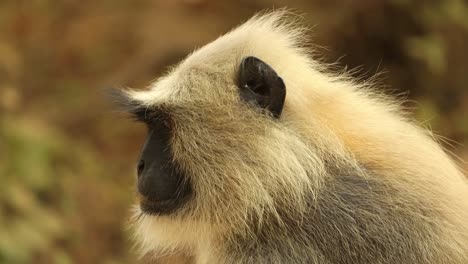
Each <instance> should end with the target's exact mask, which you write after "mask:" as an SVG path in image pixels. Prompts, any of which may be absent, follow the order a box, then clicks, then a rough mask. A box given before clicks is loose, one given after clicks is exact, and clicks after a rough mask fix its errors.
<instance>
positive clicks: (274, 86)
mask: <svg viewBox="0 0 468 264" xmlns="http://www.w3.org/2000/svg"><path fill="white" fill-rule="evenodd" d="M238 86H239V89H240V96H241V98H242V99H243V100H244V101H246V102H248V103H252V104H255V105H257V106H259V107H261V108H263V109H267V110H268V111H270V112H271V114H272V115H273V117H275V118H279V117H280V115H281V112H282V111H283V106H284V99H285V98H286V87H285V85H284V82H283V80H282V79H281V77H279V76H278V74H277V73H276V72H275V70H273V68H271V67H270V66H269V65H268V64H266V63H265V62H263V61H261V60H260V59H258V58H255V57H247V58H244V59H243V60H242V62H241V64H240V68H239V76H238Z"/></svg>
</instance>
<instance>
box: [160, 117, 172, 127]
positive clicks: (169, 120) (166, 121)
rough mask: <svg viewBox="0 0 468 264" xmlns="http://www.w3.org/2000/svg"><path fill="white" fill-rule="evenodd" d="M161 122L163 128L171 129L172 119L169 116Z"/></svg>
mask: <svg viewBox="0 0 468 264" xmlns="http://www.w3.org/2000/svg"><path fill="white" fill-rule="evenodd" d="M162 124H163V125H164V127H165V128H167V129H171V128H172V120H171V119H170V118H164V120H163V121H162Z"/></svg>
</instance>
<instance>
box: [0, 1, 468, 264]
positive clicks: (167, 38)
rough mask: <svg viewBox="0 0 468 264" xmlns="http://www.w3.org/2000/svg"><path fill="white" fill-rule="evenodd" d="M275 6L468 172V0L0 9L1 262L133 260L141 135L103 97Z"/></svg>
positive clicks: (35, 4)
mask: <svg viewBox="0 0 468 264" xmlns="http://www.w3.org/2000/svg"><path fill="white" fill-rule="evenodd" d="M283 6H288V7H290V8H293V9H294V10H296V12H298V13H300V14H303V17H304V23H306V24H307V25H309V26H311V27H313V31H312V35H311V36H310V38H311V40H312V42H313V43H315V44H317V45H319V46H320V47H322V48H320V49H319V52H320V53H321V54H322V56H323V59H324V60H325V61H326V62H330V63H332V62H337V65H338V68H343V67H348V68H349V69H353V68H357V69H359V70H358V71H356V73H355V74H356V76H357V77H360V78H363V79H368V78H372V76H374V75H375V74H376V73H382V74H381V75H380V77H379V78H380V83H381V87H382V89H385V90H386V91H387V92H389V93H394V94H401V93H403V94H405V95H406V96H407V97H408V99H409V100H410V102H409V103H408V104H407V106H408V107H410V108H411V109H414V117H415V118H416V119H417V120H419V121H420V122H421V123H422V124H424V125H425V126H427V127H430V128H431V129H433V130H434V131H436V132H437V133H438V134H440V135H442V136H443V137H444V138H445V140H444V141H445V142H444V143H443V144H444V146H445V147H446V148H447V149H448V150H449V151H451V152H453V153H455V154H456V155H458V156H459V157H461V160H459V162H460V164H461V165H462V166H465V167H467V166H466V164H464V163H463V160H465V161H467V160H468V149H467V147H466V145H467V144H468V3H467V2H466V1H465V0H441V1H429V0H427V1H420V0H387V1H384V0H378V1H377V0H360V1H352V0H340V1H338V0H291V1H286V0H237V1H225V0H172V1H171V0H166V1H163V0H160V1H149V0H101V1H91V0H24V1H22V0H0V263H2V264H3V263H7V264H21V263H38V264H43V263H52V264H54V263H57V264H67V263H104V264H119V263H137V260H136V256H135V253H133V252H132V248H131V245H132V243H131V239H130V232H129V231H128V230H127V229H126V224H125V223H126V221H127V220H128V217H129V208H130V205H131V204H132V201H133V200H134V198H133V197H134V177H135V164H136V161H137V158H138V152H139V148H140V145H141V144H142V141H143V139H144V134H145V130H144V128H143V127H142V126H141V125H138V124H135V123H132V122H131V121H129V120H127V119H126V118H124V117H123V116H122V115H119V114H116V113H114V112H113V110H112V108H111V105H110V103H109V102H108V101H107V99H106V98H105V96H103V92H102V90H103V89H104V88H107V87H116V86H117V87H134V88H142V87H145V86H146V85H148V84H149V83H150V82H151V81H152V80H153V79H154V78H156V77H157V76H158V75H160V74H161V72H163V71H164V70H165V69H166V67H167V66H168V65H171V64H173V63H175V62H177V61H178V60H180V59H181V58H183V57H184V56H185V55H187V54H188V53H189V52H190V51H191V50H192V49H194V48H196V47H200V46H202V45H203V44H205V43H207V42H209V41H211V40H214V39H215V38H216V37H217V36H219V35H220V34H222V33H224V32H226V31H227V30H229V29H231V28H232V27H233V26H236V25H238V24H240V23H241V22H243V21H245V20H246V19H248V18H249V17H250V16H252V15H253V14H254V13H256V12H258V11H260V10H262V9H265V8H279V7H283ZM143 262H145V261H144V260H142V261H140V263H143Z"/></svg>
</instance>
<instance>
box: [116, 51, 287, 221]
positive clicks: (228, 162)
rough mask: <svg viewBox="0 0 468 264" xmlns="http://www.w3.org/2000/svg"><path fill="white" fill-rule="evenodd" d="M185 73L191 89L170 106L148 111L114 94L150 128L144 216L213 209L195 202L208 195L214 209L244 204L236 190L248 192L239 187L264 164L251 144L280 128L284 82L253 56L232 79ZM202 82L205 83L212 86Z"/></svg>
mask: <svg viewBox="0 0 468 264" xmlns="http://www.w3.org/2000/svg"><path fill="white" fill-rule="evenodd" d="M187 72H188V73H187V74H186V76H185V78H186V81H185V83H190V87H191V89H190V90H188V89H185V90H184V89H183V88H178V92H177V93H174V94H171V98H170V99H167V98H166V99H165V100H161V98H158V99H159V100H160V101H158V102H154V101H153V102H151V103H149V104H148V101H146V102H145V101H141V100H138V99H135V97H132V96H129V94H126V93H125V92H123V93H122V92H121V93H119V94H117V96H118V99H119V101H120V104H121V105H122V106H123V108H125V109H126V110H127V111H129V112H130V113H132V114H133V115H134V116H135V117H136V118H137V120H139V121H142V122H144V123H145V124H146V125H147V128H148V135H147V138H146V141H145V143H144V145H143V148H142V152H141V156H140V160H139V162H138V166H137V172H138V173H137V174H138V183H137V189H138V192H139V194H140V196H141V200H140V208H141V210H142V211H143V212H144V213H147V214H152V215H166V214H172V213H174V212H177V211H181V210H182V211H190V212H191V213H193V212H194V211H197V210H199V211H200V210H205V211H206V210H210V208H211V209H212V208H213V207H214V206H215V205H214V204H210V205H209V206H208V205H206V204H207V202H206V201H204V202H201V201H200V199H196V197H204V198H203V199H204V200H206V197H207V196H208V195H211V199H210V200H211V201H212V202H214V203H218V205H223V204H226V199H228V200H227V201H229V199H231V201H232V199H235V200H243V199H245V197H239V196H241V195H243V193H245V192H243V191H241V190H240V189H242V188H245V189H248V188H247V187H246V186H240V185H239V182H238V181H239V180H241V181H243V180H242V177H256V175H255V170H259V171H260V170H261V169H260V168H259V167H261V163H262V161H261V160H259V159H256V157H261V156H262V155H264V154H261V150H260V149H256V148H253V147H252V145H251V144H250V143H249V142H252V141H259V140H260V141H262V138H263V139H264V137H267V135H266V134H265V132H266V130H265V126H271V124H275V123H277V122H278V121H277V120H278V119H279V118H280V116H281V113H282V110H283V105H284V100H285V96H286V88H285V84H284V82H283V80H282V79H281V78H280V77H279V76H278V74H277V73H276V72H275V71H274V70H273V68H272V67H271V66H269V65H268V64H267V63H265V62H263V61H262V60H260V59H258V58H256V57H252V56H247V57H245V58H244V59H242V60H241V62H240V64H238V66H237V69H236V70H235V74H234V76H235V77H234V78H231V79H226V77H225V76H226V74H224V75H222V74H213V73H212V72H209V71H205V70H204V69H200V68H197V69H196V70H193V69H188V71H187ZM200 76H205V77H206V78H210V81H211V83H210V84H209V87H206V85H205V84H204V82H205V81H206V78H200ZM213 76H215V77H213ZM231 76H232V74H231ZM163 82H164V81H163ZM198 82H201V84H199V83H198ZM168 83H169V84H171V82H168ZM166 85H168V84H166ZM187 86H188V85H184V87H187ZM207 88H210V89H212V90H211V91H209V89H207ZM155 89H157V88H155ZM161 89H167V86H166V87H163V88H161ZM172 89H174V88H172ZM207 93H209V94H207ZM254 138H258V139H257V140H255V139H254ZM263 142H265V144H266V143H267V140H265V139H264V140H263ZM240 168H248V169H247V170H242V169H240ZM232 173H233V174H235V175H230V174H232ZM242 173H243V174H245V175H241V174H242ZM249 174H250V176H249ZM236 182H237V183H236ZM245 184H246V185H248V181H246V182H245ZM234 196H235V197H234ZM201 207H210V208H204V209H201ZM228 207H229V205H227V204H226V210H227V208H228ZM178 209H181V210H178Z"/></svg>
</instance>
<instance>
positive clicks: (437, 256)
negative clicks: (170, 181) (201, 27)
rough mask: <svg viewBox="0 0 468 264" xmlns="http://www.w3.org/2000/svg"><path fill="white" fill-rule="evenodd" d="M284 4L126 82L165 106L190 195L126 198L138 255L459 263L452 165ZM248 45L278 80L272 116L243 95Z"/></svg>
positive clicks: (463, 240)
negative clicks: (171, 64)
mask: <svg viewBox="0 0 468 264" xmlns="http://www.w3.org/2000/svg"><path fill="white" fill-rule="evenodd" d="M285 13H286V12H282V11H280V12H273V13H269V14H266V15H261V16H256V17H254V18H252V19H251V20H249V21H248V22H246V23H245V24H243V25H241V26H240V27H238V28H236V29H234V30H233V31H232V32H230V33H228V34H226V35H224V36H222V37H220V38H218V39H217V40H215V41H214V42H212V43H210V44H208V45H206V46H205V47H202V48H201V49H199V50H197V51H195V52H194V53H193V54H191V55H190V56H188V58H187V59H185V60H184V61H183V62H181V63H180V64H179V65H178V66H177V67H175V68H174V69H173V70H171V72H170V73H169V74H167V75H166V76H165V77H163V78H161V79H160V80H158V81H156V82H155V83H154V84H153V85H152V86H151V87H150V89H149V90H146V91H128V92H127V93H128V95H129V96H130V97H131V98H133V99H134V100H136V101H138V102H140V103H141V104H144V105H146V106H147V107H158V108H162V109H165V111H167V112H169V113H170V115H171V118H172V120H173V122H174V135H173V138H172V142H171V143H172V151H173V153H174V159H175V160H176V161H177V163H178V164H180V167H181V169H183V170H184V171H185V172H187V174H188V175H189V176H190V180H191V183H192V185H193V189H194V193H195V196H194V198H193V199H192V200H191V201H190V202H189V203H188V204H187V205H186V206H185V207H184V208H182V209H180V210H178V211H177V212H176V213H174V214H172V215H169V216H149V215H143V214H141V213H140V212H139V209H136V211H137V212H136V215H138V216H139V217H138V219H137V220H135V229H136V234H137V238H138V241H139V242H140V245H141V248H142V251H143V253H152V254H155V255H157V256H171V255H178V254H180V253H183V254H184V255H187V256H191V258H193V262H195V263H199V264H202V263H221V264H222V263H320V264H322V263H324V264H325V263H327V264H335V263H336V264H338V263H369V264H370V263H417V264H419V263H453V264H455V263H458V264H462V263H468V184H467V182H466V180H465V178H464V176H463V175H462V173H461V172H460V170H459V169H458V168H457V167H456V165H455V164H454V163H453V161H452V160H451V159H450V158H449V157H448V156H447V155H446V154H445V153H444V151H443V150H442V149H441V148H440V147H439V146H438V144H437V143H436V142H435V141H434V140H433V139H432V137H431V134H430V133H429V132H428V131H425V130H424V129H421V128H419V127H417V126H416V125H414V124H413V123H412V122H410V121H409V120H408V119H407V118H405V117H404V114H403V113H402V111H401V110H400V107H399V105H398V104H397V103H395V101H394V100H392V99H388V98H386V97H385V96H382V95H380V94H378V93H375V92H373V91H372V89H371V87H370V85H368V84H359V83H356V82H355V81H353V80H352V79H350V78H348V77H346V76H342V75H334V74H330V73H328V72H327V71H326V69H325V68H324V67H323V66H321V64H320V63H318V62H317V61H315V60H313V59H312V58H311V56H310V54H308V52H307V51H306V50H307V49H306V48H305V47H303V45H304V43H305V41H304V40H303V39H302V38H301V36H302V35H303V34H302V33H303V32H304V29H302V28H301V27H298V26H297V25H296V22H294V19H291V17H289V16H288V15H286V14H285ZM247 56H255V57H257V58H260V59H261V60H263V61H265V62H266V63H268V64H269V65H270V66H271V67H272V68H273V69H275V71H276V72H277V73H278V75H279V76H281V77H282V78H283V80H284V82H285V84H286V89H287V96H286V102H285V107H284V111H283V114H282V116H281V118H280V119H279V120H273V119H272V118H271V117H269V116H267V115H265V114H264V113H263V112H261V111H260V110H258V109H255V108H253V107H251V106H248V105H247V104H244V103H242V102H241V101H240V100H239V95H238V92H237V90H238V87H237V86H236V77H237V69H238V65H239V63H240V61H241V60H242V59H243V58H245V57H247ZM187 261H188V260H187ZM169 262H173V260H171V261H169ZM190 262H192V261H190Z"/></svg>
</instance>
